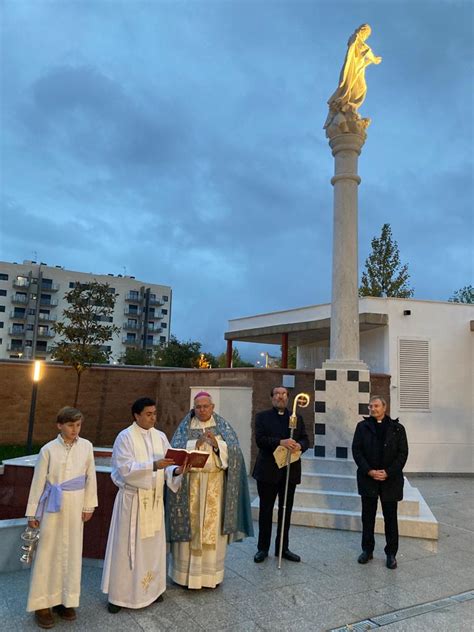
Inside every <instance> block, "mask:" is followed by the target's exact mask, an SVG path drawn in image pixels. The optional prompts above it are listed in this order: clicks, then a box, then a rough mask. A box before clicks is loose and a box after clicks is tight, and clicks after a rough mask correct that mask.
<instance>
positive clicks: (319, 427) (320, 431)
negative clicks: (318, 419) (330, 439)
mask: <svg viewBox="0 0 474 632" xmlns="http://www.w3.org/2000/svg"><path fill="white" fill-rule="evenodd" d="M314 434H315V435H325V434H326V424H314Z"/></svg>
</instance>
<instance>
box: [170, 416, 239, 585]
mask: <svg viewBox="0 0 474 632" xmlns="http://www.w3.org/2000/svg"><path fill="white" fill-rule="evenodd" d="M190 427H191V428H199V429H200V430H207V429H210V430H211V431H213V432H214V433H215V421H214V419H213V417H211V419H210V420H208V421H206V422H200V421H199V419H197V418H196V417H195V418H194V419H192V421H191V426H190ZM216 439H217V443H218V446H219V455H216V454H215V453H214V452H213V450H212V448H211V446H209V445H208V444H204V445H203V446H202V447H201V450H203V451H205V452H208V453H209V458H208V460H207V462H206V465H205V466H204V467H203V468H201V469H198V468H192V469H191V471H190V473H189V474H188V476H189V479H190V481H189V483H190V486H191V485H192V484H193V479H195V478H197V479H198V480H197V481H196V482H197V485H198V488H199V493H200V500H199V522H200V525H201V529H202V525H203V522H204V516H205V511H206V500H207V494H208V489H207V488H208V479H209V474H210V473H218V476H219V482H218V492H217V493H218V502H217V514H216V517H215V526H216V534H215V537H216V545H215V547H213V548H206V547H204V546H203V547H202V549H201V550H200V551H199V552H198V553H196V552H195V551H193V550H192V548H191V543H190V542H172V543H171V561H170V570H169V573H170V577H171V579H172V580H173V581H174V582H176V583H177V584H179V585H180V586H187V587H188V588H190V589H200V588H215V587H216V586H218V585H219V584H220V583H222V581H223V580H224V567H225V556H226V553H227V544H228V541H229V536H227V535H222V534H221V524H222V512H223V509H224V494H225V480H224V472H225V470H226V469H227V466H228V457H227V444H226V442H225V441H224V440H223V439H222V437H221V436H220V435H218V436H217V437H216ZM186 449H187V450H195V449H196V441H195V440H188V442H187V443H186Z"/></svg>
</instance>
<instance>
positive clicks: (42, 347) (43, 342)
mask: <svg viewBox="0 0 474 632" xmlns="http://www.w3.org/2000/svg"><path fill="white" fill-rule="evenodd" d="M47 344H48V343H47V342H46V340H38V342H37V343H36V348H37V349H38V351H46V347H47Z"/></svg>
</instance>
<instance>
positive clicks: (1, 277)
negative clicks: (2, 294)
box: [0, 272, 8, 281]
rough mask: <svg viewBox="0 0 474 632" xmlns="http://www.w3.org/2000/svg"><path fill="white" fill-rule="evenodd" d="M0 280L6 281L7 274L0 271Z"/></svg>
mask: <svg viewBox="0 0 474 632" xmlns="http://www.w3.org/2000/svg"><path fill="white" fill-rule="evenodd" d="M0 281H8V274H5V273H4V272H0Z"/></svg>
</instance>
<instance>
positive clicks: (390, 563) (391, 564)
mask: <svg viewBox="0 0 474 632" xmlns="http://www.w3.org/2000/svg"><path fill="white" fill-rule="evenodd" d="M387 568H390V569H392V570H393V569H394V568H397V560H396V559H395V555H387Z"/></svg>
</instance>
